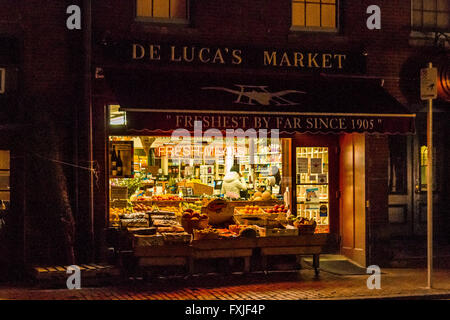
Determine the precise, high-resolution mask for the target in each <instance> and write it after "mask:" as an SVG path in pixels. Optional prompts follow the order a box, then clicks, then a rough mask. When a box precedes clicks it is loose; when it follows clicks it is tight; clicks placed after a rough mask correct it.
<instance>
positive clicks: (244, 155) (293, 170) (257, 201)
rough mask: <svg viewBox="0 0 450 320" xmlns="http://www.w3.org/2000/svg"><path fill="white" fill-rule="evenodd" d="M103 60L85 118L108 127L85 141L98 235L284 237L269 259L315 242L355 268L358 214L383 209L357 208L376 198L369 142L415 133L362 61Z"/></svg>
mask: <svg viewBox="0 0 450 320" xmlns="http://www.w3.org/2000/svg"><path fill="white" fill-rule="evenodd" d="M113 49H114V50H113ZM105 50H106V52H111V51H114V54H111V53H110V54H108V55H107V57H108V58H107V59H105V61H107V63H105V66H104V68H103V75H102V78H103V77H104V82H103V88H107V89H103V90H104V91H105V92H99V93H98V94H97V98H96V99H95V101H96V103H95V106H94V107H95V109H96V110H101V111H100V112H98V115H97V117H96V118H99V119H100V117H101V116H103V117H104V119H105V123H106V125H105V126H104V127H103V126H102V125H98V126H97V129H98V130H97V135H96V136H97V141H96V145H97V147H96V149H98V150H99V152H98V154H99V155H101V154H103V155H106V156H105V158H104V159H99V160H100V161H99V162H100V163H104V164H105V171H104V172H103V173H102V175H101V177H104V181H105V193H104V197H102V196H98V199H103V201H101V202H102V203H103V204H104V206H103V205H98V206H97V207H98V208H97V210H104V211H103V212H107V213H108V214H107V222H106V223H107V224H108V226H109V227H112V228H122V229H124V228H126V227H128V229H129V230H130V228H144V229H145V228H148V227H149V226H151V225H153V227H155V226H156V230H154V231H150V230H147V231H146V232H151V233H153V232H155V233H156V234H152V236H154V238H152V239H151V240H148V241H147V242H146V244H145V245H141V246H140V247H142V246H148V247H149V246H158V245H159V246H161V245H163V244H164V241H163V240H167V239H171V240H172V241H173V240H174V239H178V240H179V241H181V242H182V241H187V240H185V239H189V241H191V236H188V237H185V236H186V234H192V239H194V240H196V241H197V242H196V243H197V244H194V247H195V246H200V247H201V245H198V240H199V239H202V238H203V239H206V238H215V239H216V238H217V239H216V240H217V241H220V239H223V243H229V242H226V241H229V240H230V238H233V239H234V238H239V237H241V236H243V235H244V236H243V237H244V238H245V234H246V233H245V232H244V233H243V230H244V229H251V230H253V231H255V235H256V236H257V239H259V240H257V241H260V242H261V241H262V242H264V241H266V242H267V243H268V241H269V240H268V239H272V241H275V240H274V239H275V238H278V239H280V238H281V239H283V238H284V240H283V243H284V244H283V249H278V251H279V252H278V253H279V254H282V253H283V252H284V253H292V252H291V251H292V250H289V249H286V248H289V247H290V246H291V247H295V248H299V246H303V245H305V241H306V240H304V239H303V238H302V236H305V237H307V239H309V240H308V241H309V242H310V246H314V245H316V246H317V245H318V243H315V242H314V241H315V240H314V236H318V237H320V239H321V241H322V240H323V239H325V240H324V241H322V242H320V243H321V244H320V245H321V246H323V247H325V248H326V249H325V250H328V251H329V252H340V253H342V254H345V255H347V256H349V257H351V258H352V259H354V260H355V261H357V262H358V263H360V264H361V265H366V264H367V261H368V253H367V248H368V247H369V246H370V243H369V242H370V240H368V239H369V236H368V233H369V232H368V230H369V226H368V221H367V220H366V215H367V210H369V209H368V208H369V207H370V206H373V207H374V208H377V207H379V208H383V206H384V205H385V206H387V201H386V203H385V204H383V205H379V204H373V205H372V204H370V203H369V202H370V201H369V200H370V199H371V196H370V195H369V194H368V193H369V192H371V193H375V192H383V188H380V189H379V190H378V191H376V190H374V183H376V182H374V181H376V179H371V177H370V175H372V174H373V175H374V176H375V175H377V174H380V173H378V172H371V170H372V169H373V168H369V166H368V165H366V163H368V162H366V158H367V157H371V156H372V155H371V154H368V152H369V150H376V148H375V149H374V148H373V145H375V142H374V141H377V139H378V138H380V137H381V140H383V139H382V137H384V136H386V135H387V134H413V133H414V115H413V114H410V113H408V112H407V110H405V108H404V107H403V106H402V105H400V104H399V103H398V102H397V101H396V100H395V99H394V98H392V97H391V96H390V95H389V94H388V93H387V92H386V91H385V90H384V89H383V87H382V82H381V80H379V79H369V78H365V77H364V76H362V74H363V73H364V67H365V66H364V60H363V58H362V55H361V54H357V53H356V54H355V53H351V52H317V51H311V52H308V51H307V50H304V51H300V50H293V49H284V50H267V49H264V50H263V49H260V50H259V49H258V48H225V47H224V48H219V47H214V48H213V47H208V46H193V45H189V46H178V45H170V44H166V45H150V44H142V43H127V44H120V45H119V46H117V45H116V46H112V47H106V48H105ZM108 50H109V51H108ZM127 57H128V58H127ZM227 57H228V58H227ZM111 59H113V60H111ZM114 59H116V60H114ZM117 62H121V63H122V64H121V65H120V66H119V65H118V63H117ZM223 65H225V67H224V66H223ZM205 66H206V67H207V68H208V69H207V70H205V69H204V68H205ZM233 68H236V69H233ZM313 69H315V70H313ZM312 70H313V71H318V72H311V71H312ZM349 74H351V76H350V75H349ZM99 81H100V80H99ZM100 87H101V86H98V88H100ZM99 90H100V89H99ZM106 92H109V93H108V94H106ZM102 144H103V147H101V145H102ZM373 157H375V158H376V157H377V155H373ZM380 157H382V155H380ZM386 170H387V168H386ZM381 174H382V173H381ZM369 185H370V186H369ZM369 190H370V191H369ZM386 198H387V192H386ZM214 205H216V207H214ZM219 207H220V208H219ZM215 208H216V209H217V208H219V209H220V210H219V209H217V210H216V212H215V213H214V210H215ZM380 210H382V209H380ZM219 211H220V212H219ZM371 214H375V213H374V212H371ZM163 216H164V217H163ZM152 217H153V218H152ZM188 219H189V222H188ZM202 219H204V220H205V221H203V222H202ZM161 220H164V221H165V222H164V223H163V222H161ZM168 221H173V224H172V222H170V223H169V222H168ZM158 223H161V227H160V228H159V229H158ZM299 225H300V226H299ZM310 225H313V226H315V227H312V228H313V229H312V230H313V232H314V235H313V236H311V235H310V233H311V227H309V226H310ZM164 228H169V229H164ZM148 229H151V228H148ZM192 229H196V230H194V231H193V230H192ZM199 230H203V231H199ZM164 231H166V232H167V233H168V235H165V236H163V237H162V238H158V237H157V235H161V234H163V233H164ZM178 232H179V234H178V236H175V235H176V233H178ZM248 233H250V232H248ZM147 236H149V235H148V234H147ZM296 237H297V238H296ZM183 239H184V240H183ZM298 239H302V240H298ZM317 239H319V238H317ZM140 241H144V240H140ZM161 241H162V242H161ZM245 241H250V240H248V239H246V240H245ZM252 241H253V240H252ZM255 241H256V240H255ZM289 241H292V245H290V244H289V243H288V242H289ZM298 241H303V242H302V245H300V244H299V242H298ZM169 242H170V241H169ZM258 243H259V242H258ZM267 243H266V245H267ZM314 243H315V244H314ZM216 245H217V243H216ZM234 245H235V244H234ZM219 246H225V245H224V244H223V245H219ZM230 246H233V244H230ZM255 246H256V247H258V248H259V249H261V250H263V251H264V250H265V251H264V252H271V251H270V250H269V249H267V248H265V247H263V248H260V246H259V245H256V244H255V243H253V244H251V245H249V246H247V247H245V248H244V247H239V248H238V249H236V248H234V249H236V250H237V251H236V250H235V251H233V254H234V255H236V254H238V253H239V254H242V255H239V254H238V255H237V257H247V255H246V254H247V253H245V250H246V249H248V248H250V247H251V248H255ZM197 249H198V248H197ZM224 249H225V248H224ZM272 249H274V248H272ZM239 250H240V251H239ZM283 250H285V251H283ZM299 250H300V249H299ZM302 250H303V249H302ZM156 251H157V250H156ZM156 251H155V250H153V252H156ZM272 251H273V254H274V253H276V251H277V250H276V249H274V250H272ZM236 252H238V253H236ZM299 252H303V251H301V250H300V251H299ZM308 252H309V251H305V253H308ZM311 252H313V251H311ZM314 252H315V251H314ZM202 254H203V253H202ZM267 254H269V253H267ZM194 255H195V254H194ZM153 258H155V257H153ZM177 261H178V260H177ZM246 261H247V260H246ZM246 263H247V262H246Z"/></svg>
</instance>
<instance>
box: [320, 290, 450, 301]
mask: <svg viewBox="0 0 450 320" xmlns="http://www.w3.org/2000/svg"><path fill="white" fill-rule="evenodd" d="M442 299H450V292H443V293H428V294H420V293H418V294H399V295H385V296H361V297H339V298H323V299H320V300H345V301H352V300H353V301H356V300H442Z"/></svg>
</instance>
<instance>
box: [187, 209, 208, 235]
mask: <svg viewBox="0 0 450 320" xmlns="http://www.w3.org/2000/svg"><path fill="white" fill-rule="evenodd" d="M208 221H209V217H208V215H207V214H202V213H201V212H199V211H194V210H192V209H185V210H184V211H183V213H182V216H181V225H182V226H183V228H184V230H186V232H187V233H191V234H192V233H193V230H194V229H205V228H207V227H208Z"/></svg>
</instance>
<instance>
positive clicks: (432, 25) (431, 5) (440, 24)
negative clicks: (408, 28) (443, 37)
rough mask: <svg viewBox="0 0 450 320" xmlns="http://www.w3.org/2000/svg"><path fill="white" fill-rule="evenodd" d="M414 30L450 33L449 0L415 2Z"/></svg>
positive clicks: (413, 11) (418, 0)
mask: <svg viewBox="0 0 450 320" xmlns="http://www.w3.org/2000/svg"><path fill="white" fill-rule="evenodd" d="M412 29H413V30H415V31H441V32H450V2H449V1H448V0H413V7H412Z"/></svg>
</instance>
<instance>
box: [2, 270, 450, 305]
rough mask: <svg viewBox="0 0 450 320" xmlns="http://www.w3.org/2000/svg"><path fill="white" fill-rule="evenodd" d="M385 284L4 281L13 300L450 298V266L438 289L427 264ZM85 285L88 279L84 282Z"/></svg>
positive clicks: (256, 277)
mask: <svg viewBox="0 0 450 320" xmlns="http://www.w3.org/2000/svg"><path fill="white" fill-rule="evenodd" d="M382 272H383V274H382V277H381V289H379V290H377V289H373V290H369V289H368V288H367V286H366V280H367V278H368V275H367V276H366V275H359V276H337V275H333V274H329V273H326V272H321V274H320V277H319V279H316V278H315V277H314V271H312V270H301V271H299V272H296V273H294V272H290V273H271V274H269V275H264V274H252V275H232V276H227V277H223V276H219V275H207V276H202V277H191V278H189V279H170V280H168V279H158V280H155V281H153V282H151V283H148V282H147V283H146V282H143V281H137V280H134V281H131V280H130V281H127V282H122V283H119V284H117V285H111V286H104V287H91V288H82V289H80V290H67V289H39V288H36V287H25V286H15V287H12V286H9V287H7V286H5V285H2V286H0V299H11V300H311V299H313V300H328V299H361V298H363V299H367V298H390V297H397V298H402V297H425V296H428V297H430V296H432V295H435V296H439V297H440V298H446V297H447V298H450V270H438V271H435V275H434V283H435V288H433V289H430V290H429V289H426V288H425V287H426V284H427V281H426V279H427V278H426V275H427V273H426V269H384V270H382ZM81 285H82V286H83V283H82V284H81Z"/></svg>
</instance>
